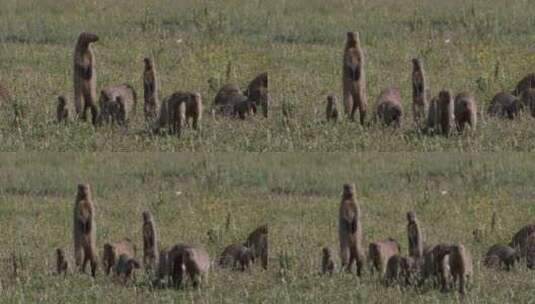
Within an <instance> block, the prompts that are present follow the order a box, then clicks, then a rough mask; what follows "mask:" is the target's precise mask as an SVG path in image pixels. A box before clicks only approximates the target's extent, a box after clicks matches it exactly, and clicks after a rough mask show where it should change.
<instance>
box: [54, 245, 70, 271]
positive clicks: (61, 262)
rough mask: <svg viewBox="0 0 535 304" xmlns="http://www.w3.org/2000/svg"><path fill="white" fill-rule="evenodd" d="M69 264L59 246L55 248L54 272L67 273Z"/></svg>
mask: <svg viewBox="0 0 535 304" xmlns="http://www.w3.org/2000/svg"><path fill="white" fill-rule="evenodd" d="M68 268H69V264H68V262H67V259H66V258H65V252H64V251H63V249H61V248H57V249H56V274H62V273H63V274H67V270H68Z"/></svg>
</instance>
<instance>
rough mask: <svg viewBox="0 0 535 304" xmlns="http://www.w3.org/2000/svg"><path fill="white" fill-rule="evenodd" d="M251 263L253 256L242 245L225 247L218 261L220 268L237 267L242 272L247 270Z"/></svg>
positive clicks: (250, 251) (249, 250)
mask: <svg viewBox="0 0 535 304" xmlns="http://www.w3.org/2000/svg"><path fill="white" fill-rule="evenodd" d="M253 262H254V256H253V252H252V250H251V249H249V248H247V247H245V246H243V245H242V244H232V245H229V246H227V247H226V248H225V250H223V253H222V254H221V257H220V259H219V265H220V266H222V267H225V266H230V267H233V268H237V267H238V266H239V268H240V270H242V271H243V270H246V269H248V268H249V267H250V266H251V264H252V263H253Z"/></svg>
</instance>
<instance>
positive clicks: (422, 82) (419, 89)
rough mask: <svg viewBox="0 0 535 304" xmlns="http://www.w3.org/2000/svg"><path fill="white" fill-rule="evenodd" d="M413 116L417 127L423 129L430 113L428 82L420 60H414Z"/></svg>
mask: <svg viewBox="0 0 535 304" xmlns="http://www.w3.org/2000/svg"><path fill="white" fill-rule="evenodd" d="M411 76H412V116H413V118H414V123H415V124H416V127H418V128H421V127H422V122H423V121H424V120H425V116H426V115H427V112H428V103H427V80H426V77H425V71H424V66H423V62H422V60H421V59H419V58H413V59H412V75H411Z"/></svg>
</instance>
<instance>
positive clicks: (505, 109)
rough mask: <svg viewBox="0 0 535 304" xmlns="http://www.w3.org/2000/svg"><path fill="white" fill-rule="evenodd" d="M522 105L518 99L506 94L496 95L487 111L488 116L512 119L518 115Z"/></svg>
mask: <svg viewBox="0 0 535 304" xmlns="http://www.w3.org/2000/svg"><path fill="white" fill-rule="evenodd" d="M522 108H523V105H522V102H521V101H520V99H519V98H518V97H516V96H514V95H511V94H509V93H506V92H500V93H498V94H496V95H495V96H494V97H493V98H492V101H491V102H490V105H489V107H488V109H487V113H488V115H489V116H493V117H499V118H508V119H514V118H515V117H517V116H518V115H519V114H520V111H521V110H522Z"/></svg>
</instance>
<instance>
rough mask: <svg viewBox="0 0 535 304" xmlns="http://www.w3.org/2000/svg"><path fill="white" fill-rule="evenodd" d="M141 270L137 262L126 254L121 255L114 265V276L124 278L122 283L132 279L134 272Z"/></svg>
mask: <svg viewBox="0 0 535 304" xmlns="http://www.w3.org/2000/svg"><path fill="white" fill-rule="evenodd" d="M139 268H141V265H140V264H139V262H138V261H137V260H136V259H134V258H133V257H131V256H130V255H128V254H121V255H119V258H118V259H117V263H116V265H115V274H116V275H117V276H118V277H120V276H124V282H125V283H126V282H128V281H129V280H132V279H134V280H135V276H134V270H136V269H139Z"/></svg>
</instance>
